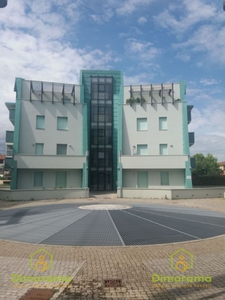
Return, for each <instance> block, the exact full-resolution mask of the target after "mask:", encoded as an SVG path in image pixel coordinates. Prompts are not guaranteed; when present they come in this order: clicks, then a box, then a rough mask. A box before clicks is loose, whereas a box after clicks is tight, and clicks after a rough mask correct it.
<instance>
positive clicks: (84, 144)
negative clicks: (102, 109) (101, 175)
mask: <svg viewBox="0 0 225 300" xmlns="http://www.w3.org/2000/svg"><path fill="white" fill-rule="evenodd" d="M80 102H81V103H82V104H83V107H82V115H83V121H82V126H83V128H82V154H83V155H86V163H85V164H84V165H83V171H82V188H87V187H88V105H87V103H85V102H84V86H81V87H80Z"/></svg>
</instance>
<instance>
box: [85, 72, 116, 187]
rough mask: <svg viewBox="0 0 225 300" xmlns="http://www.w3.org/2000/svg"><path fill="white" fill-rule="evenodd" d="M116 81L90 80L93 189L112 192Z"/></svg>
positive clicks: (91, 173)
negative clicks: (113, 113)
mask: <svg viewBox="0 0 225 300" xmlns="http://www.w3.org/2000/svg"><path fill="white" fill-rule="evenodd" d="M112 109H113V77H108V76H91V103H90V113H91V122H90V124H91V128H90V133H91V134H90V173H89V174H90V181H89V182H90V189H91V190H92V191H110V190H112V178H113V176H112V175H113V174H112V149H113V145H112V142H113V139H112V128H113V127H112Z"/></svg>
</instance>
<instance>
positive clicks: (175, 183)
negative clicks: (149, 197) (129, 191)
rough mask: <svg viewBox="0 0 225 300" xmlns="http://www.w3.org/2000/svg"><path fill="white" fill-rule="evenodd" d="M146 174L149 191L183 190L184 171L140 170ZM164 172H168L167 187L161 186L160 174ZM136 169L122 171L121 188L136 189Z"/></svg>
mask: <svg viewBox="0 0 225 300" xmlns="http://www.w3.org/2000/svg"><path fill="white" fill-rule="evenodd" d="M140 171H147V172H148V188H149V189H153V188H154V189H168V188H169V189H171V188H173V189H176V188H180V189H181V188H185V183H184V176H185V174H184V170H168V169H162V170H143V169H142V170H140ZM161 171H165V172H169V184H170V185H169V186H166V185H161V178H160V172H161ZM137 173H138V170H137V169H133V170H127V169H124V170H123V188H129V187H132V188H137V187H138V185H137V176H138V175H137Z"/></svg>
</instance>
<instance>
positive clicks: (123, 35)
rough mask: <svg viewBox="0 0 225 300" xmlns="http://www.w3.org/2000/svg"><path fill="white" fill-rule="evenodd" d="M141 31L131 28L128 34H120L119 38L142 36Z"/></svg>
mask: <svg viewBox="0 0 225 300" xmlns="http://www.w3.org/2000/svg"><path fill="white" fill-rule="evenodd" d="M142 34H143V33H142V31H141V30H140V29H138V28H137V27H134V26H133V27H131V29H130V30H129V31H128V32H121V33H120V34H119V37H120V38H122V37H126V36H134V35H142Z"/></svg>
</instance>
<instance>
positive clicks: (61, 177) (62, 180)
mask: <svg viewBox="0 0 225 300" xmlns="http://www.w3.org/2000/svg"><path fill="white" fill-rule="evenodd" d="M66 177H67V173H66V172H61V171H60V172H56V188H66Z"/></svg>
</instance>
